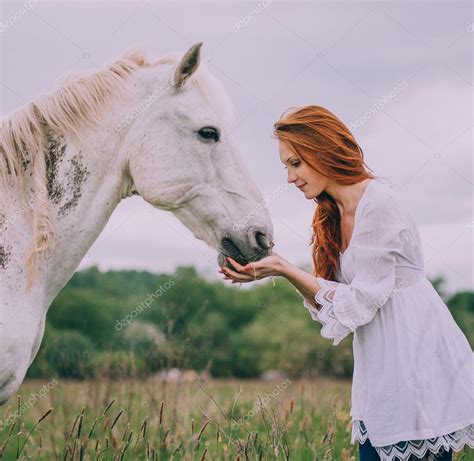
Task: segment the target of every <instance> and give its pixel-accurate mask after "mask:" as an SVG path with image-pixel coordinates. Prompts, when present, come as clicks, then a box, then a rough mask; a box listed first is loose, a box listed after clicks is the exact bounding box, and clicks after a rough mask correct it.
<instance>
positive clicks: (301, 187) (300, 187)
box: [296, 184, 306, 189]
mask: <svg viewBox="0 0 474 461" xmlns="http://www.w3.org/2000/svg"><path fill="white" fill-rule="evenodd" d="M304 186H306V184H302V185H301V186H296V187H297V188H298V189H303V187H304Z"/></svg>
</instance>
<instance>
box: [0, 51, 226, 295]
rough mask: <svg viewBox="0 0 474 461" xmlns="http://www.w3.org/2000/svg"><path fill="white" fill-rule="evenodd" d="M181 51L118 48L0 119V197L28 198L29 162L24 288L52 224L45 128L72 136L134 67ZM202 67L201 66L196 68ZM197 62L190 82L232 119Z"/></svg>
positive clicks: (120, 91) (119, 89) (49, 241)
mask: <svg viewBox="0 0 474 461" xmlns="http://www.w3.org/2000/svg"><path fill="white" fill-rule="evenodd" d="M181 56H182V55H178V54H172V55H167V56H165V57H163V58H161V59H159V60H157V61H155V62H150V61H149V60H148V59H147V57H146V55H145V53H144V51H142V50H133V51H129V52H126V53H124V54H123V55H122V56H121V57H119V58H118V59H117V60H115V61H113V62H112V63H111V64H109V65H107V66H106V67H105V68H103V69H101V70H99V71H97V72H94V73H89V74H87V73H82V72H81V73H75V74H71V73H70V74H68V75H66V76H65V77H63V79H62V80H61V83H60V85H59V87H58V88H57V89H55V90H53V91H52V92H49V93H45V94H43V95H41V96H40V97H38V98H37V99H36V100H34V101H32V102H30V103H29V104H27V105H26V106H24V107H22V108H20V109H19V110H17V111H16V112H14V113H13V114H12V115H11V116H10V117H8V118H6V119H4V120H2V122H1V124H0V199H4V200H8V197H9V194H10V191H11V190H12V189H13V190H14V191H16V192H17V194H18V196H19V197H20V201H21V202H22V209H24V210H27V209H28V205H27V203H30V204H31V200H32V199H31V198H28V197H27V196H28V193H27V192H26V190H25V178H24V174H25V171H26V170H27V168H28V167H29V166H30V167H31V172H32V183H33V189H32V190H31V192H30V193H32V194H33V203H34V206H33V209H32V210H31V211H32V214H33V224H32V227H33V244H32V249H31V251H30V253H29V255H28V258H27V272H28V289H29V288H31V286H32V282H33V278H34V275H35V273H36V266H37V262H38V260H39V258H40V257H41V256H42V255H44V254H45V253H46V252H47V251H48V250H52V249H53V248H54V240H55V229H54V224H53V219H52V215H51V209H50V204H49V201H48V191H47V178H46V175H47V172H46V169H47V167H46V165H47V157H48V134H49V133H51V132H54V133H57V134H62V135H68V136H75V137H77V138H79V139H80V132H81V130H83V129H84V128H85V127H87V126H92V125H95V124H99V123H100V122H101V120H102V119H103V117H104V114H105V111H106V109H107V108H108V107H110V104H111V103H112V102H114V101H116V100H118V99H121V98H122V97H123V96H124V94H125V92H126V80H127V78H128V77H129V76H130V75H132V74H134V73H135V72H136V71H137V70H139V69H142V68H146V67H151V66H157V65H159V64H174V63H176V64H177V63H178V62H179V59H180V58H181ZM201 67H204V69H201ZM205 67H206V66H205V63H202V64H200V66H199V68H198V70H197V71H196V72H195V73H194V74H193V75H192V76H191V78H190V82H191V81H192V82H194V84H195V85H196V86H197V87H198V88H199V89H200V91H201V92H202V94H203V96H204V97H205V98H206V100H207V101H208V102H209V104H210V105H211V106H212V107H213V108H214V110H215V111H216V113H217V114H218V115H219V116H220V117H221V119H222V120H223V122H224V123H226V124H227V125H232V124H233V122H234V114H233V110H232V105H231V103H230V100H229V99H228V97H227V94H226V93H225V91H224V89H223V88H222V86H221V85H220V82H219V81H218V80H217V79H215V78H214V77H213V76H212V75H211V74H210V73H209V72H208V71H207V69H206V68H205Z"/></svg>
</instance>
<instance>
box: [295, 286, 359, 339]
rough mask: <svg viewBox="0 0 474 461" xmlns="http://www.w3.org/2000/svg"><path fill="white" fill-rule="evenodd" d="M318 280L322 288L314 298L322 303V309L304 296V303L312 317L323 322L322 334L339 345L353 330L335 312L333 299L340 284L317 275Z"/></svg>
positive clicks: (318, 302)
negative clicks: (317, 307)
mask: <svg viewBox="0 0 474 461" xmlns="http://www.w3.org/2000/svg"><path fill="white" fill-rule="evenodd" d="M316 280H317V281H318V284H319V286H320V287H321V289H320V290H319V291H318V292H317V293H316V295H315V297H314V300H315V301H316V303H317V304H319V305H320V309H319V310H318V309H316V308H315V307H314V306H313V305H311V304H310V302H309V301H308V300H307V299H306V298H303V304H304V306H305V307H306V309H308V311H309V313H310V314H311V318H312V319H313V320H317V321H319V322H320V323H321V325H322V328H321V336H322V337H323V338H327V339H333V340H334V341H333V346H337V345H338V344H339V343H340V342H341V341H342V340H343V339H344V338H345V337H346V336H347V335H348V334H349V333H351V332H352V330H350V329H349V328H348V327H347V326H346V325H344V324H342V323H341V322H340V321H339V320H338V319H337V317H336V314H335V312H334V305H333V299H334V296H335V294H336V290H337V287H338V286H339V285H340V284H339V283H337V282H332V281H329V280H325V279H323V278H320V277H316Z"/></svg>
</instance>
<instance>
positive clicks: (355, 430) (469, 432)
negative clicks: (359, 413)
mask: <svg viewBox="0 0 474 461" xmlns="http://www.w3.org/2000/svg"><path fill="white" fill-rule="evenodd" d="M367 438H368V434H367V429H366V428H365V425H364V423H363V422H362V421H359V420H356V421H353V422H352V437H351V445H353V444H354V443H355V441H356V440H357V441H359V443H364V442H365V441H366V440H367ZM465 445H468V446H469V447H470V448H474V424H470V425H468V426H466V427H465V428H463V429H459V430H457V431H454V432H450V433H449V434H445V435H442V436H439V437H434V438H432V439H424V440H407V441H403V442H398V443H396V444H393V445H385V446H383V447H374V448H375V450H376V451H377V453H378V455H379V457H380V459H381V461H398V460H401V461H405V460H408V458H410V456H411V455H414V456H415V457H417V458H423V457H424V456H426V454H427V452H428V451H429V452H431V453H430V454H435V455H436V454H438V455H439V454H441V453H442V452H443V450H446V451H448V450H450V449H451V450H453V451H461V450H462V448H463V447H464V446H465ZM428 459H429V461H435V458H434V456H433V459H432V460H431V457H430V456H428Z"/></svg>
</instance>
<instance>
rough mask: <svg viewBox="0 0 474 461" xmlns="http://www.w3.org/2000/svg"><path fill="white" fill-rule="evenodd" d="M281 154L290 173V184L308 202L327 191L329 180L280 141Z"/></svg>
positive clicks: (281, 158)
mask: <svg viewBox="0 0 474 461" xmlns="http://www.w3.org/2000/svg"><path fill="white" fill-rule="evenodd" d="M279 152H280V160H281V162H282V163H283V165H285V168H286V169H287V171H288V183H289V184H294V185H295V186H296V187H298V189H299V190H300V191H301V192H303V193H304V195H305V197H306V198H307V199H308V200H311V199H313V198H315V197H317V196H318V195H319V194H321V192H323V191H324V190H325V189H326V187H327V185H328V182H329V179H328V178H327V177H325V176H323V175H321V174H319V173H318V172H317V171H314V170H313V169H311V168H310V167H309V165H308V164H307V163H305V162H303V161H302V160H300V158H299V157H298V156H297V155H296V154H295V153H294V152H293V150H292V149H291V147H290V146H289V145H288V144H287V143H286V142H284V141H279Z"/></svg>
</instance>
